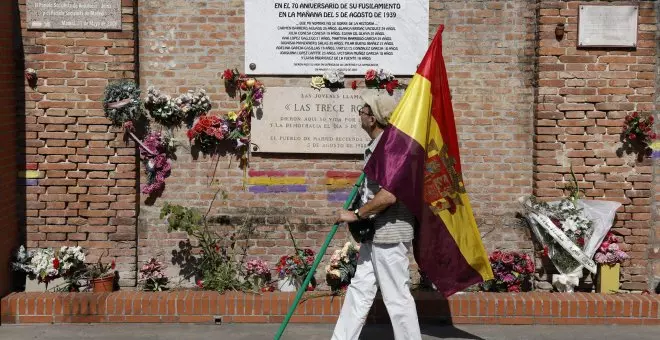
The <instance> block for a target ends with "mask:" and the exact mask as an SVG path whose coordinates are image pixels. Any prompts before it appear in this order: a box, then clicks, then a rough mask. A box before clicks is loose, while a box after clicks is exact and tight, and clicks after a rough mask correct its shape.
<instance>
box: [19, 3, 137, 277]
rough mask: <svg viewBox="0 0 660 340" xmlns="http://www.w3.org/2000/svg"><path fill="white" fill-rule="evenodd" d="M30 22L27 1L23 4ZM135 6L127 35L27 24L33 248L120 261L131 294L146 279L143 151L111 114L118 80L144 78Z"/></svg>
mask: <svg viewBox="0 0 660 340" xmlns="http://www.w3.org/2000/svg"><path fill="white" fill-rule="evenodd" d="M18 2H19V8H20V12H21V17H22V18H23V20H25V14H26V13H25V11H26V9H25V3H26V1H25V0H19V1H18ZM133 4H134V1H132V0H123V1H122V30H121V31H94V30H89V31H84V30H80V31H48V30H46V31H42V30H39V31H36V30H27V29H26V23H25V22H22V32H21V36H22V38H23V46H24V47H23V51H22V52H23V53H24V55H25V64H26V67H31V68H33V69H35V70H36V71H37V74H38V83H37V86H36V88H34V89H31V88H26V89H25V93H26V94H25V124H24V126H22V129H21V130H24V134H25V145H24V147H23V148H22V150H21V152H22V153H23V154H24V155H25V163H26V164H25V165H24V166H26V167H27V168H28V169H34V170H33V171H31V172H30V174H29V176H28V177H29V179H27V180H26V187H25V192H26V195H25V196H26V201H27V203H26V210H25V213H26V228H27V246H28V248H37V247H39V248H44V247H53V248H58V247H61V246H63V245H79V246H82V247H83V248H84V249H85V251H86V252H87V254H88V256H87V259H88V261H89V262H96V261H97V260H98V259H99V257H101V256H102V257H103V259H102V261H103V262H106V263H108V262H110V261H111V260H112V259H116V261H117V270H118V271H119V275H120V281H119V282H120V284H121V285H122V286H131V285H134V284H135V279H136V268H135V263H136V222H135V221H136V215H137V208H136V186H137V176H138V175H137V171H136V170H137V164H136V159H137V157H136V155H137V154H136V152H137V150H136V148H135V146H134V145H133V143H132V142H127V141H125V140H124V133H123V130H122V129H121V128H115V127H112V126H111V124H110V121H109V120H108V119H107V118H106V117H105V114H104V112H103V106H102V98H103V92H104V90H105V86H106V85H107V84H108V82H109V81H112V80H114V79H135V76H136V72H135V67H136V58H135V55H136V53H135V47H136V46H135V45H136V44H135V39H134V35H135V20H134V12H133V11H134V7H133Z"/></svg>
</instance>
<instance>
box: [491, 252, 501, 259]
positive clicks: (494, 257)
mask: <svg viewBox="0 0 660 340" xmlns="http://www.w3.org/2000/svg"><path fill="white" fill-rule="evenodd" d="M501 257H502V252H501V251H499V250H496V251H494V252H493V253H492V254H490V260H491V261H499V260H500V258H501Z"/></svg>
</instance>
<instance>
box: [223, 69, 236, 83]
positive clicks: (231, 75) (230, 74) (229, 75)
mask: <svg viewBox="0 0 660 340" xmlns="http://www.w3.org/2000/svg"><path fill="white" fill-rule="evenodd" d="M222 78H225V79H226V80H229V81H230V80H232V79H233V78H234V72H233V71H232V70H230V69H226V70H225V71H224V72H222Z"/></svg>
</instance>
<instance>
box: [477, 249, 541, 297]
mask: <svg viewBox="0 0 660 340" xmlns="http://www.w3.org/2000/svg"><path fill="white" fill-rule="evenodd" d="M488 259H489V260H490V264H491V267H492V268H493V274H495V278H494V279H493V280H489V281H487V282H484V283H482V288H483V289H484V290H485V291H490V292H520V291H527V290H529V288H530V287H531V284H530V278H531V275H532V274H534V271H535V269H536V267H535V266H534V260H533V259H532V258H531V257H530V256H529V255H527V254H522V253H518V252H501V251H499V250H496V251H494V252H493V253H492V254H490V256H489V258H488Z"/></svg>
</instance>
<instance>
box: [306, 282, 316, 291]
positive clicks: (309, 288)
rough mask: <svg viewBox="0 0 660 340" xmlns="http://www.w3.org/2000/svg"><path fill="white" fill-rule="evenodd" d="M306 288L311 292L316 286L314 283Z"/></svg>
mask: <svg viewBox="0 0 660 340" xmlns="http://www.w3.org/2000/svg"><path fill="white" fill-rule="evenodd" d="M305 290H306V291H308V292H311V291H313V290H314V286H312V285H311V284H310V285H309V286H307V289H305Z"/></svg>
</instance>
